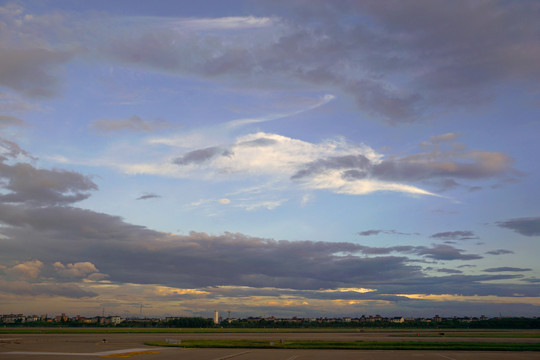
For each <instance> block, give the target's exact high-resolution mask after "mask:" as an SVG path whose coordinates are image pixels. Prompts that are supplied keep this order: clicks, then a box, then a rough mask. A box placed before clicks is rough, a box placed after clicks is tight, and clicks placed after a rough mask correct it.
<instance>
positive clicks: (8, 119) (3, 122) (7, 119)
mask: <svg viewBox="0 0 540 360" xmlns="http://www.w3.org/2000/svg"><path fill="white" fill-rule="evenodd" d="M25 124H26V122H25V121H24V120H21V119H19V118H17V117H14V116H8V115H0V129H2V128H5V127H9V126H23V125H25Z"/></svg>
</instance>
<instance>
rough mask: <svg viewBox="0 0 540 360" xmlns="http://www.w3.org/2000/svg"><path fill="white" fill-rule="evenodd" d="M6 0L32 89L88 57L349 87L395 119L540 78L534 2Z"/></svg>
mask: <svg viewBox="0 0 540 360" xmlns="http://www.w3.org/2000/svg"><path fill="white" fill-rule="evenodd" d="M15 8H16V9H17V10H16V11H15V10H13V9H15ZM2 9H3V10H2V12H1V13H0V20H2V21H3V22H4V23H5V24H6V26H5V31H3V33H2V38H1V40H3V41H2V44H3V46H2V47H1V48H0V55H1V56H0V59H2V60H1V61H0V74H2V76H0V85H1V86H4V87H7V88H9V89H12V90H14V91H17V92H20V93H23V94H25V95H27V96H51V95H53V94H55V93H56V91H57V88H58V85H59V84H58V83H59V78H58V75H57V73H58V70H60V69H61V67H62V66H64V65H65V64H66V63H67V62H68V61H69V60H71V59H72V58H73V57H74V56H75V55H80V56H89V57H90V56H92V57H93V58H94V59H106V60H107V61H110V60H111V59H113V61H116V62H117V63H120V64H122V65H129V66H137V67H140V68H143V69H145V70H155V71H162V72H167V73H175V74H180V75H183V76H191V77H198V78H200V79H210V80H211V81H215V82H220V83H224V84H227V85H234V86H243V87H245V88H249V89H258V88H274V89H275V88H281V89H290V88H291V87H294V88H298V89H312V88H314V87H315V88H317V89H321V90H324V91H331V92H332V93H334V92H341V93H343V94H346V95H347V96H350V97H352V98H353V99H354V100H355V101H356V103H357V105H358V107H359V109H360V110H361V111H363V112H365V113H367V114H370V115H372V116H373V117H374V118H377V119H380V120H382V121H385V122H387V123H389V124H394V125H395V124H400V123H410V122H416V121H421V120H422V119H425V118H426V117H427V116H428V115H430V114H434V113H438V112H439V111H440V110H441V109H443V110H444V109H445V108H448V107H461V108H462V107H464V106H478V104H481V103H483V102H487V101H490V100H491V98H493V96H492V95H493V94H494V92H495V91H496V90H494V89H498V88H499V87H498V86H497V85H498V84H500V83H501V82H503V81H507V80H511V81H512V82H513V83H515V84H518V86H520V85H523V84H524V85H525V86H529V85H530V86H531V87H533V88H534V87H535V86H536V84H537V83H538V80H539V79H540V71H539V70H538V67H537V66H536V64H537V63H538V60H539V58H540V51H539V48H538V44H537V38H538V34H539V33H540V26H539V25H538V24H537V21H536V19H537V17H538V13H539V12H540V10H539V9H538V7H537V6H536V4H535V3H534V2H518V3H513V4H512V5H511V6H508V5H507V4H502V3H499V2H480V3H476V2H475V3H472V4H467V5H466V6H463V5H462V4H460V3H454V2H445V1H431V2H429V4H425V3H424V2H422V1H413V2H411V3H407V4H406V5H405V4H401V3H399V2H383V3H380V4H378V3H376V2H373V1H365V2H364V1H363V2H354V1H353V2H348V1H347V2H339V3H327V2H315V3H310V4H309V6H308V5H306V4H303V3H298V4H295V5H294V6H291V7H287V9H284V8H283V7H280V6H277V7H276V6H275V5H271V4H263V5H262V6H259V7H258V10H257V12H259V14H257V15H252V16H231V17H218V18H208V17H205V18H182V17H174V15H172V14H171V16H167V17H150V16H138V17H129V16H122V17H114V16H108V15H106V14H102V13H100V14H88V13H84V14H77V13H75V12H72V13H60V12H55V13H41V14H29V13H28V12H27V11H26V10H25V9H24V8H23V7H21V6H11V5H6V6H3V7H2ZM320 9H324V11H320ZM398 14H399V15H398ZM344 18H346V19H348V21H343V19H344ZM403 19H413V21H410V22H407V21H404V20H403ZM515 19H520V26H511V25H512V24H515ZM509 29H510V30H509ZM111 34H112V35H111ZM79 48H84V49H85V52H84V53H83V52H81V51H80V50H78V49H79ZM74 49H75V50H74ZM186 54H189V56H186Z"/></svg>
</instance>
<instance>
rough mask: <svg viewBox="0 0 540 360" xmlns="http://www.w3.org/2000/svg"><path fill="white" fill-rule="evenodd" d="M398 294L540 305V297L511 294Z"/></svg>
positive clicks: (411, 297) (419, 297)
mask: <svg viewBox="0 0 540 360" xmlns="http://www.w3.org/2000/svg"><path fill="white" fill-rule="evenodd" d="M397 296H403V297H406V298H409V299H420V300H431V301H462V302H483V303H497V304H502V303H514V304H531V305H540V297H525V296H523V297H520V296H515V297H510V296H495V295H488V296H479V295H474V296H463V295H457V294H442V295H433V294H399V295H397Z"/></svg>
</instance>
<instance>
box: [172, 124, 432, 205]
mask: <svg viewBox="0 0 540 360" xmlns="http://www.w3.org/2000/svg"><path fill="white" fill-rule="evenodd" d="M326 154H328V155H330V156H328V157H327V159H324V160H315V161H313V160H312V159H316V158H318V157H321V156H324V155H326ZM379 157H380V155H378V154H376V153H375V152H374V151H373V150H372V149H370V148H369V147H367V146H365V145H355V144H349V143H347V142H346V141H344V140H342V139H337V140H330V141H326V142H322V143H320V144H312V143H308V142H304V141H301V140H297V139H292V138H288V137H285V136H281V135H277V134H269V133H262V132H260V133H255V134H248V135H243V136H240V137H238V138H237V139H236V141H235V143H234V144H233V145H231V146H228V147H226V148H223V147H219V146H212V147H207V148H203V149H197V150H193V151H190V152H188V153H186V154H184V155H182V156H180V157H177V158H175V159H173V163H175V164H177V165H180V166H182V167H183V166H188V165H189V167H188V168H186V170H184V171H182V170H181V171H182V172H183V173H184V174H185V176H189V174H190V173H193V174H195V175H197V176H201V175H202V174H205V173H206V176H207V177H209V176H210V174H212V178H213V179H216V178H219V177H221V178H224V179H225V178H231V177H234V176H238V175H236V174H248V175H253V176H262V175H265V176H268V177H270V178H273V179H274V181H280V182H283V183H284V182H289V181H290V180H296V181H297V183H298V184H299V185H302V186H305V187H307V188H310V189H325V190H330V191H333V192H336V193H345V194H353V195H360V194H368V193H371V192H375V191H397V192H405V193H413V194H425V195H430V194H431V193H430V192H428V191H425V190H422V189H419V188H417V187H414V186H411V185H406V184H398V183H391V182H385V181H378V180H377V179H350V178H349V179H344V178H343V172H345V171H347V170H349V168H351V167H353V168H354V167H356V168H357V167H359V166H361V165H362V164H364V163H366V162H368V161H369V160H368V159H372V161H377V160H376V159H378V158H379ZM322 168H324V170H323V169H322ZM186 171H189V172H186ZM201 173H202V174H201ZM202 176H204V175H202Z"/></svg>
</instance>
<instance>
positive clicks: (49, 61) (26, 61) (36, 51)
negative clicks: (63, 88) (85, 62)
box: [0, 47, 75, 97]
mask: <svg viewBox="0 0 540 360" xmlns="http://www.w3.org/2000/svg"><path fill="white" fill-rule="evenodd" d="M74 55H75V52H73V51H58V50H47V49H43V48H32V49H15V48H10V49H6V48H2V47H0V86H4V87H6V88H9V89H11V90H15V91H17V92H20V93H22V94H24V95H26V96H30V97H50V96H53V95H55V94H56V92H57V90H58V85H59V79H58V77H57V75H56V73H57V71H58V69H59V67H60V66H61V65H63V64H64V63H66V62H67V61H69V60H70V59H71V58H72V57H73V56H74Z"/></svg>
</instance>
